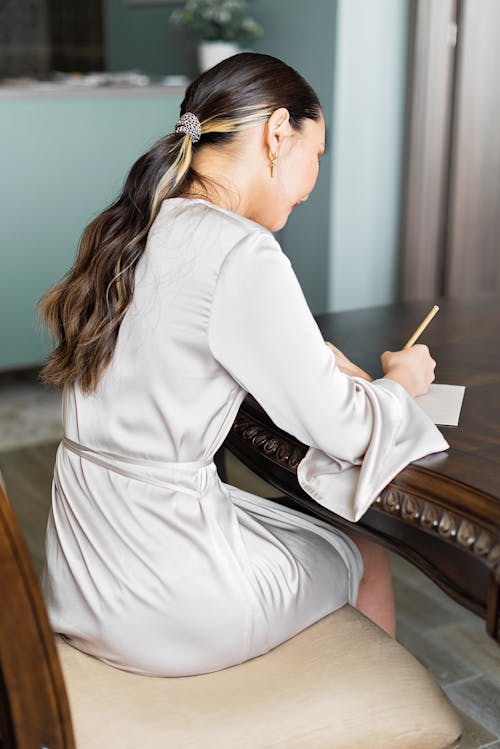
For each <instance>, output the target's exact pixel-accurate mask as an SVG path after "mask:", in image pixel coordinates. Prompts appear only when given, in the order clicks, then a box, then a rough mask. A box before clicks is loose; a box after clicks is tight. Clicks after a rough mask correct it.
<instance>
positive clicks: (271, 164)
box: [269, 153, 278, 177]
mask: <svg viewBox="0 0 500 749" xmlns="http://www.w3.org/2000/svg"><path fill="white" fill-rule="evenodd" d="M277 161H278V156H277V154H275V153H270V154H269V168H270V170H271V177H272V176H273V172H274V167H275V166H276V162H277Z"/></svg>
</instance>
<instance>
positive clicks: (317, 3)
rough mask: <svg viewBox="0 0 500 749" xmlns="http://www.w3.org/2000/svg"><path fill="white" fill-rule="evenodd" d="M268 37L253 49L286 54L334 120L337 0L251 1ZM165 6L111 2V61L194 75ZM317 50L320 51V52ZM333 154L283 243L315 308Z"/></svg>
mask: <svg viewBox="0 0 500 749" xmlns="http://www.w3.org/2000/svg"><path fill="white" fill-rule="evenodd" d="M249 7H250V8H251V11H252V13H253V14H254V15H255V17H256V18H257V19H258V20H259V22H260V23H261V24H262V26H263V28H264V30H265V34H264V36H263V37H261V38H260V39H257V40H255V41H253V42H252V43H251V44H250V45H249V46H251V48H252V49H255V50H256V51H258V52H264V53H267V54H272V55H275V56H277V57H281V58H282V59H284V60H285V61H286V62H288V63H289V64H290V65H292V66H293V67H295V68H297V70H299V72H301V73H302V75H304V76H305V78H306V79H307V80H308V81H309V82H310V83H311V84H312V86H313V88H314V89H315V90H316V91H317V93H318V95H319V97H320V100H321V102H322V105H323V108H324V110H325V119H326V121H327V122H328V123H330V122H331V118H332V90H333V70H334V46H335V8H336V0H314V2H312V3H305V2H304V0H272V2H270V0H252V2H251V3H250V4H249ZM171 12H172V11H171V9H170V8H169V7H168V6H146V7H137V6H127V5H123V4H122V3H121V0H107V4H106V14H107V15H106V19H107V23H106V25H107V38H108V50H109V53H108V64H109V66H110V68H111V69H113V70H118V69H123V68H133V67H140V68H142V69H144V70H145V71H146V72H150V73H151V72H152V73H160V72H161V73H186V74H188V75H191V76H193V75H195V74H196V54H195V45H194V42H193V41H192V40H190V39H189V38H187V37H186V36H185V35H184V34H183V33H182V32H181V31H179V30H178V29H176V28H174V27H172V26H170V25H169V23H168V19H169V16H170V13H171ZM317 51H320V53H318V52H317ZM330 169H331V164H330V156H329V154H326V155H325V157H324V158H323V159H322V167H321V174H320V178H319V180H318V184H317V187H316V190H315V191H314V193H313V195H312V196H311V197H310V199H309V201H308V202H307V203H306V204H303V205H301V207H300V209H299V210H297V211H295V213H294V214H293V215H292V217H291V218H290V219H289V221H288V223H287V225H286V227H285V229H284V230H283V231H282V232H280V235H279V240H280V242H281V244H282V246H283V248H284V250H285V252H286V253H287V254H288V256H289V257H290V259H291V260H292V263H293V265H294V268H295V270H296V272H297V275H298V277H299V279H300V282H301V284H302V288H303V290H304V293H305V296H306V298H307V299H308V302H309V304H310V306H311V308H312V310H313V312H315V313H319V312H324V311H325V310H326V306H327V277H328V263H329V257H328V256H329V230H330V229H329V221H328V215H329V211H330V190H331V184H330V179H329V176H328V175H329V172H330Z"/></svg>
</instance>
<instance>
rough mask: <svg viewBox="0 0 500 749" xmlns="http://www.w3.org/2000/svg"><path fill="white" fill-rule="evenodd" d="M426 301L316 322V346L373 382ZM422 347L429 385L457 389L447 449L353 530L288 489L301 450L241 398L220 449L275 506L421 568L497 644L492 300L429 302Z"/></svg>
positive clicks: (495, 323)
mask: <svg viewBox="0 0 500 749" xmlns="http://www.w3.org/2000/svg"><path fill="white" fill-rule="evenodd" d="M433 303H434V300H433V301H432V302H428V303H427V302H426V303H420V302H417V303H401V304H393V305H390V306H384V307H374V308H370V309H364V310H356V311H350V312H342V313H334V314H327V315H322V316H320V317H318V318H317V321H318V325H319V327H320V329H321V331H322V333H323V336H324V338H325V340H329V341H331V342H332V343H334V344H335V345H337V346H338V347H339V348H340V349H341V350H343V351H344V353H345V354H346V355H347V356H348V357H349V358H351V359H352V360H353V361H354V362H356V363H357V364H359V365H360V366H361V367H362V368H363V369H365V370H366V371H368V372H369V373H370V374H371V375H372V376H373V377H379V376H381V374H382V372H381V369H380V364H379V355H380V353H382V352H383V351H385V350H387V349H388V350H396V349H399V348H401V347H402V345H403V343H404V342H405V341H406V340H407V339H408V337H409V336H410V334H411V333H412V332H413V330H414V329H415V328H416V327H417V325H418V324H419V323H420V321H421V320H422V319H423V317H424V316H425V315H426V313H427V312H428V310H429V309H430V307H431V306H432V304H433ZM437 303H438V304H440V307H441V310H440V312H439V313H438V315H437V317H436V318H435V319H434V320H433V321H432V323H431V324H430V326H429V328H428V329H427V330H426V332H425V333H424V334H423V336H422V338H421V339H420V341H419V342H421V343H426V344H427V345H428V346H429V347H430V349H431V353H432V355H433V357H434V358H435V359H436V361H437V363H438V366H437V368H436V382H442V383H447V384H457V385H465V386H466V392H465V398H464V403H463V406H462V413H461V417H460V424H459V426H458V427H441V429H442V432H443V434H444V436H445V438H446V440H447V441H448V442H449V444H450V446H451V447H450V449H449V450H448V451H446V452H444V453H436V454H434V455H432V456H429V457H427V458H424V459H422V460H419V461H416V462H415V463H412V464H411V465H410V466H408V467H407V468H405V469H404V470H403V471H401V473H400V474H398V476H396V478H395V479H394V480H393V481H392V482H391V483H390V484H389V486H387V487H386V489H385V490H384V491H383V492H382V494H381V496H380V498H379V499H378V500H377V502H376V503H374V504H373V505H372V507H371V508H370V509H369V510H368V512H367V513H366V514H365V515H364V516H363V518H362V519H361V520H360V521H359V523H356V525H355V526H353V524H351V523H349V522H348V521H346V520H344V519H343V518H341V517H340V516H338V515H336V514H335V513H333V512H331V511H329V510H327V509H326V508H324V507H322V506H320V505H319V504H318V503H316V502H315V501H314V500H313V499H311V498H310V497H309V496H308V495H307V494H305V492H304V491H303V490H302V489H301V487H300V486H299V484H298V481H297V478H296V470H297V465H298V463H299V461H300V460H301V459H302V457H303V456H304V455H305V453H306V450H307V446H305V445H303V444H302V443H300V442H299V441H298V440H297V439H295V438H294V437H293V436H291V435H289V434H287V433H285V432H283V431H282V430H280V429H278V428H277V427H276V426H275V425H274V424H273V422H272V421H271V420H270V419H269V417H268V416H267V414H266V413H265V412H264V411H263V410H262V408H261V407H260V406H259V404H258V403H257V402H256V401H255V400H254V399H253V398H252V397H251V396H250V395H248V396H247V398H246V399H245V401H244V402H243V404H242V406H241V408H240V411H239V413H238V416H237V418H236V420H235V422H234V425H233V427H232V429H231V431H230V433H229V435H228V437H227V439H226V442H225V443H224V446H225V447H227V449H229V450H230V451H231V452H232V453H234V454H235V455H236V456H237V457H238V458H239V459H240V460H242V461H243V462H244V463H245V464H246V465H247V466H248V467H249V468H251V469H252V470H253V471H254V472H255V473H257V474H258V475H260V476H261V477H262V478H264V479H265V480H266V481H268V482H269V483H270V484H272V485H273V486H275V487H276V488H277V489H278V490H279V491H280V492H282V493H284V494H285V495H286V499H284V500H283V501H284V503H289V504H290V505H291V506H293V507H298V508H300V509H301V510H303V511H306V512H308V513H310V514H312V515H315V516H317V517H321V518H323V519H326V520H327V521H329V522H331V523H332V524H333V525H336V526H338V527H341V528H342V527H355V528H356V529H357V530H358V531H359V532H362V533H364V534H366V535H367V536H369V537H370V538H372V539H375V540H376V541H378V542H379V543H381V544H383V545H384V546H386V547H387V548H389V549H391V550H392V551H395V552H397V553H398V554H400V555H401V556H403V557H405V558H406V559H407V560H409V561H410V562H412V563H413V564H415V565H416V566H417V567H419V568H420V569H421V570H422V571H423V572H425V573H426V574H427V575H429V577H431V578H432V579H433V580H434V581H435V582H436V583H437V584H438V585H440V587H441V588H443V589H444V590H445V591H446V592H447V593H449V594H450V595H451V596H452V597H453V598H454V599H455V600H457V601H459V602H460V603H461V604H462V605H464V606H467V607H468V608H470V609H471V610H473V611H475V612H476V613H478V614H480V615H481V616H483V617H484V618H485V619H486V627H487V631H488V633H489V634H490V635H491V636H492V637H494V638H495V639H497V640H500V596H499V588H500V299H499V298H498V295H495V296H493V295H483V296H481V297H477V298H474V299H470V300H458V299H457V300H449V299H444V300H437Z"/></svg>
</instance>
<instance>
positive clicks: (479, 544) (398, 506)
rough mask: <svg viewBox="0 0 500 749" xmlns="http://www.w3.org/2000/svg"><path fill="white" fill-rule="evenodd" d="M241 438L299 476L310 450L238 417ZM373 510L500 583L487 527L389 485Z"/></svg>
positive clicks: (499, 543)
mask: <svg viewBox="0 0 500 749" xmlns="http://www.w3.org/2000/svg"><path fill="white" fill-rule="evenodd" d="M231 431H232V432H233V433H234V434H236V435H237V436H238V437H239V438H240V439H242V440H244V441H245V442H248V443H250V446H251V447H252V449H253V450H255V451H257V453H260V454H262V455H265V457H266V458H267V459H268V460H271V461H273V462H274V463H276V464H277V465H279V466H280V467H281V468H284V469H285V470H288V471H290V472H291V473H294V474H296V473H297V466H298V464H299V463H300V461H301V460H302V458H303V457H304V456H305V454H306V452H307V447H305V446H304V445H302V444H301V443H296V442H293V441H291V440H289V439H286V438H285V437H282V436H281V435H279V434H278V433H277V431H274V430H273V429H272V428H270V427H268V426H266V425H264V424H262V423H260V422H259V421H258V420H257V419H256V418H255V419H254V418H250V417H248V416H245V415H243V414H241V413H240V414H238V416H237V418H236V420H235V422H234V424H233V426H232V430H231ZM372 507H374V508H376V509H377V510H379V511H381V512H385V513H387V514H389V515H392V516H394V515H396V516H398V517H400V518H401V520H403V521H404V522H405V523H409V524H412V525H416V526H418V527H419V528H421V529H422V530H424V531H425V532H427V533H433V534H434V533H435V534H437V535H439V536H440V537H441V538H443V539H444V540H447V541H449V542H450V543H454V544H456V545H457V546H459V547H460V548H462V549H463V550H465V551H467V552H469V553H470V554H473V555H474V556H475V557H477V558H479V559H480V560H481V561H482V562H483V563H484V564H485V565H486V566H487V567H488V568H489V569H490V570H491V571H492V573H493V574H494V576H495V579H496V580H497V582H498V583H500V537H499V536H498V535H494V534H493V533H492V532H491V531H490V530H489V529H488V528H483V527H481V525H479V524H478V523H472V522H471V521H470V520H467V519H466V518H464V517H462V516H460V515H459V514H458V513H456V512H452V511H450V510H447V509H444V508H443V507H440V506H439V505H436V504H434V503H433V501H432V499H430V498H429V497H421V496H416V495H414V494H412V493H410V492H408V490H407V489H405V490H402V489H400V488H394V487H392V486H389V487H388V488H387V489H385V490H384V491H383V492H382V493H381V495H380V497H378V498H377V499H376V500H375V502H374V503H373V505H372Z"/></svg>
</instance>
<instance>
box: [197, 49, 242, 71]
mask: <svg viewBox="0 0 500 749" xmlns="http://www.w3.org/2000/svg"><path fill="white" fill-rule="evenodd" d="M239 51H240V48H239V47H238V45H237V44H235V43H234V42H200V43H199V44H198V65H199V67H200V71H201V72H202V73H204V72H205V70H208V69H209V68H213V66H214V65H217V63H219V62H222V60H225V59H226V58H227V57H232V56H233V55H236V54H237V53H238V52H239Z"/></svg>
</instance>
